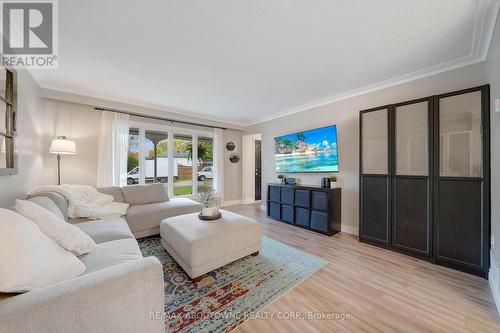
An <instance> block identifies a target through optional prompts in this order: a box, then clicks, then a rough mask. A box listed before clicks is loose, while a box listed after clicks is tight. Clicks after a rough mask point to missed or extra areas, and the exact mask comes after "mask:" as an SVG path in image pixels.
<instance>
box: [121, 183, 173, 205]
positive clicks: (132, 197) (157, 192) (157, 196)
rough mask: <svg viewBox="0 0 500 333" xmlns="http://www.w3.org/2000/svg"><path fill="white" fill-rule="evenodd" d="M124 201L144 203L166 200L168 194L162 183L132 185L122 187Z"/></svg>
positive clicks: (132, 203) (133, 203)
mask: <svg viewBox="0 0 500 333" xmlns="http://www.w3.org/2000/svg"><path fill="white" fill-rule="evenodd" d="M122 192H123V196H124V197H125V201H126V202H127V203H129V204H131V205H144V204H149V203H155V202H164V201H168V200H169V198H168V194H167V191H166V190H165V186H164V185H163V184H152V185H132V186H125V187H122Z"/></svg>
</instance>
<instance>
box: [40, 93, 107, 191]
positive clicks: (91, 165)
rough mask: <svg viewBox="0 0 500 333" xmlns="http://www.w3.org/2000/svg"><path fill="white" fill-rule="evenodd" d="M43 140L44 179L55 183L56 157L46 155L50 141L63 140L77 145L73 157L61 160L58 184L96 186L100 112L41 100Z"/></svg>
mask: <svg viewBox="0 0 500 333" xmlns="http://www.w3.org/2000/svg"><path fill="white" fill-rule="evenodd" d="M43 110H44V119H43V126H44V128H45V136H44V138H43V146H44V150H43V153H44V161H45V169H44V178H45V179H46V181H47V182H48V183H50V184H56V183H57V160H56V156H55V155H53V154H50V153H49V148H50V143H51V141H52V139H53V138H56V137H58V136H61V135H63V136H66V137H67V138H68V139H70V140H74V141H75V142H76V150H77V154H76V155H62V156H61V183H63V184H88V185H93V186H95V185H96V180H97V176H96V175H97V139H98V133H99V122H100V117H101V111H96V110H94V109H93V108H92V107H90V106H86V105H80V104H75V103H68V102H61V101H55V100H49V99H44V100H43Z"/></svg>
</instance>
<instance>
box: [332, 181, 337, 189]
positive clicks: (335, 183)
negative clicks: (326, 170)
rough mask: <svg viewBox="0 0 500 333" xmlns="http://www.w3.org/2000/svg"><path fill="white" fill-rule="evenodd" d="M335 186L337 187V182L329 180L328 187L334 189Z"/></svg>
mask: <svg viewBox="0 0 500 333" xmlns="http://www.w3.org/2000/svg"><path fill="white" fill-rule="evenodd" d="M336 187H337V182H332V181H330V188H331V189H334V188H336Z"/></svg>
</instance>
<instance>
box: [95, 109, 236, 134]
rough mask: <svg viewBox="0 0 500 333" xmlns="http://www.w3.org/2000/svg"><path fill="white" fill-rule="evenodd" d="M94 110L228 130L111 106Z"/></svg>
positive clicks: (223, 128)
mask: <svg viewBox="0 0 500 333" xmlns="http://www.w3.org/2000/svg"><path fill="white" fill-rule="evenodd" d="M94 110H98V111H111V112H116V113H123V114H128V115H130V116H135V117H141V118H147V119H154V120H162V121H169V122H171V123H179V124H184V125H191V126H199V127H209V128H219V129H222V130H227V128H226V127H220V126H213V125H204V124H198V123H192V122H189V121H183V120H175V119H170V118H163V117H156V116H147V115H144V114H140V113H136V112H130V111H123V110H118V109H110V108H103V107H99V106H96V107H95V108H94Z"/></svg>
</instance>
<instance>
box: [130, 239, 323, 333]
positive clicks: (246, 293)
mask: <svg viewBox="0 0 500 333" xmlns="http://www.w3.org/2000/svg"><path fill="white" fill-rule="evenodd" d="M139 246H140V248H141V251H142V254H143V255H144V256H155V257H157V258H158V259H159V260H160V262H161V263H162V264H163V270H164V278H165V318H166V319H165V332H229V331H230V330H232V329H234V328H235V327H236V326H238V325H239V324H241V323H243V322H244V321H246V320H247V319H248V317H249V316H253V315H255V314H256V313H257V312H258V311H259V310H261V309H262V308H263V307H264V306H266V305H268V304H269V303H271V302H273V301H274V300H275V299H277V298H279V297H280V296H282V295H283V294H284V293H286V292H287V291H288V290H290V289H291V288H293V287H295V286H296V285H298V284H299V283H301V282H302V281H304V280H305V279H306V278H307V277H309V276H310V275H311V274H313V273H314V272H316V271H317V270H319V269H320V268H322V267H324V266H325V265H326V263H327V262H326V261H324V260H322V259H320V258H317V257H315V256H312V255H310V254H308V253H305V252H303V251H300V250H298V249H295V248H292V247H290V246H287V245H285V244H283V243H281V242H278V241H276V240H273V239H271V238H269V237H263V238H262V249H261V251H260V254H259V255H258V256H256V257H252V256H248V257H245V258H242V259H240V260H237V261H235V262H233V263H231V264H228V265H226V266H224V267H221V268H219V269H217V270H215V271H213V272H210V273H208V275H205V277H204V278H203V280H202V281H201V282H199V283H197V284H195V283H192V282H191V280H190V279H189V277H188V276H187V275H186V274H185V273H184V271H183V270H182V268H180V266H178V265H177V263H176V262H175V260H174V259H173V258H172V257H171V256H170V255H169V254H168V253H167V251H165V249H164V248H163V246H162V244H161V239H160V237H159V236H152V237H147V238H143V239H140V240H139Z"/></svg>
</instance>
